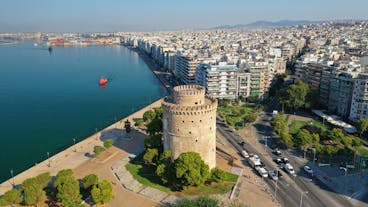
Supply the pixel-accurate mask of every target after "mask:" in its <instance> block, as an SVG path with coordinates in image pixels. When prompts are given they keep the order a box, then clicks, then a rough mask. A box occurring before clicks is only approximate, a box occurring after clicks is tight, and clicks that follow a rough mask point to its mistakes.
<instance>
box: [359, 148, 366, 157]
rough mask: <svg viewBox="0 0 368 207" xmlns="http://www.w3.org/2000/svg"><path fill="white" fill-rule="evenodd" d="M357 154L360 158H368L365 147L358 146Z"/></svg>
mask: <svg viewBox="0 0 368 207" xmlns="http://www.w3.org/2000/svg"><path fill="white" fill-rule="evenodd" d="M358 152H359V154H360V155H361V156H363V157H367V158H368V147H365V146H360V147H359V148H358Z"/></svg>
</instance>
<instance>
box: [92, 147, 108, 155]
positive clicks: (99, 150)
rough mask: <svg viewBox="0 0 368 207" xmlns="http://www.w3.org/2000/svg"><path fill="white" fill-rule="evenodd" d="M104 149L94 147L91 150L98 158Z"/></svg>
mask: <svg viewBox="0 0 368 207" xmlns="http://www.w3.org/2000/svg"><path fill="white" fill-rule="evenodd" d="M104 150H105V149H104V148H103V147H101V146H95V147H94V149H93V152H94V153H95V154H96V155H97V156H98V155H99V154H101V153H102V152H103V151H104Z"/></svg>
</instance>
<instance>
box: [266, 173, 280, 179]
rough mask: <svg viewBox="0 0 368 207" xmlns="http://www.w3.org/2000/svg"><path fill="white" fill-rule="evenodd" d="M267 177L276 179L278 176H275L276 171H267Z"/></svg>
mask: <svg viewBox="0 0 368 207" xmlns="http://www.w3.org/2000/svg"><path fill="white" fill-rule="evenodd" d="M268 177H269V178H271V179H272V180H274V181H276V180H278V179H279V177H277V172H276V171H270V172H269V173H268Z"/></svg>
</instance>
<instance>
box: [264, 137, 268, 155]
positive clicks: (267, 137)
mask: <svg viewBox="0 0 368 207" xmlns="http://www.w3.org/2000/svg"><path fill="white" fill-rule="evenodd" d="M264 138H265V151H266V152H267V138H268V136H265V137H264Z"/></svg>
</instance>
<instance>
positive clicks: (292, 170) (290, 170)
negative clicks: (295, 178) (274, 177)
mask: <svg viewBox="0 0 368 207" xmlns="http://www.w3.org/2000/svg"><path fill="white" fill-rule="evenodd" d="M284 169H285V171H286V172H287V173H289V174H290V175H295V171H294V168H293V166H292V165H290V163H287V164H285V166H284Z"/></svg>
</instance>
